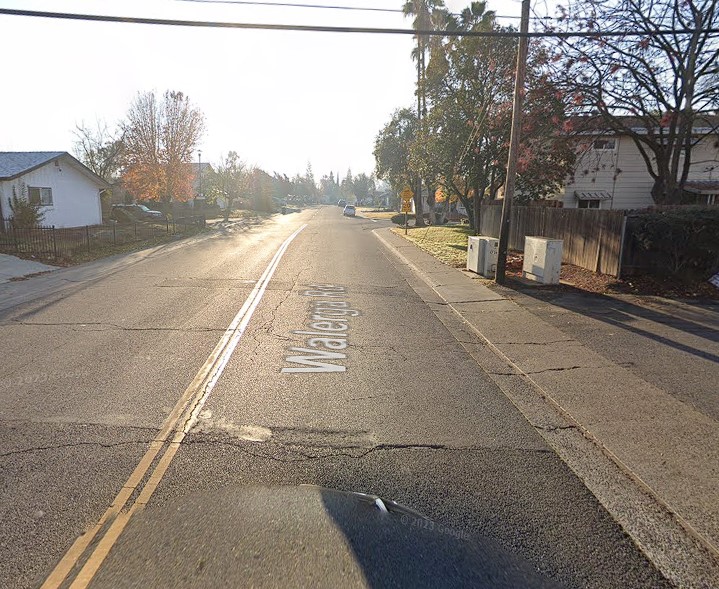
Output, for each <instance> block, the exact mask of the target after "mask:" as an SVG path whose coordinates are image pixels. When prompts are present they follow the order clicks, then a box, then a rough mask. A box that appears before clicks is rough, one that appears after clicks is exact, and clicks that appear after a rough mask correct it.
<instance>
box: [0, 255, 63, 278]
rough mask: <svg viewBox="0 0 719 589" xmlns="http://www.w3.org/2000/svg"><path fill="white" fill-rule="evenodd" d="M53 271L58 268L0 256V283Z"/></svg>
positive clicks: (13, 257)
mask: <svg viewBox="0 0 719 589" xmlns="http://www.w3.org/2000/svg"><path fill="white" fill-rule="evenodd" d="M51 270H57V268H56V267H55V266H49V265H48V264H41V263H40V262H33V261H32V260H23V259H22V258H16V257H15V256H8V255H7V254H0V283H2V282H8V281H10V280H11V279H13V278H22V277H23V276H27V275H29V274H38V273H40V272H49V271H51Z"/></svg>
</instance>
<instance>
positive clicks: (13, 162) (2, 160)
mask: <svg viewBox="0 0 719 589" xmlns="http://www.w3.org/2000/svg"><path fill="white" fill-rule="evenodd" d="M59 158H64V159H65V161H67V162H69V163H70V164H72V165H73V166H74V167H75V168H77V169H78V170H79V171H80V172H82V173H83V174H85V176H87V177H88V178H90V179H91V180H92V181H93V182H95V183H96V184H99V185H100V186H103V187H105V188H107V187H109V184H108V183H107V182H105V180H103V179H102V178H101V177H100V176H98V175H97V174H95V172H93V171H92V170H91V169H90V168H88V167H87V166H86V165H84V164H83V163H82V162H81V161H79V160H78V159H76V158H74V157H72V156H71V155H70V154H69V153H67V152H66V151H0V180H14V179H15V178H18V177H20V176H22V175H24V174H27V173H28V172H32V171H33V170H36V169H38V168H40V167H42V166H44V165H47V164H49V163H50V162H52V161H53V160H57V159H59Z"/></svg>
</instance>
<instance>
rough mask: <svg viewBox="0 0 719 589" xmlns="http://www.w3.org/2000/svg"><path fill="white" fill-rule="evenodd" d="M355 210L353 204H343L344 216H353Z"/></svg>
mask: <svg viewBox="0 0 719 589" xmlns="http://www.w3.org/2000/svg"><path fill="white" fill-rule="evenodd" d="M356 212H357V211H356V210H355V208H354V205H347V206H345V209H344V213H342V214H343V215H344V216H345V217H354V216H355V213H356Z"/></svg>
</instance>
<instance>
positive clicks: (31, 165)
mask: <svg viewBox="0 0 719 589" xmlns="http://www.w3.org/2000/svg"><path fill="white" fill-rule="evenodd" d="M106 188H109V186H108V184H107V183H106V182H105V181H104V180H103V179H102V178H100V177H99V176H97V175H96V174H95V173H94V172H92V170H90V169H89V168H87V167H86V166H84V165H83V164H81V163H80V162H79V161H78V160H76V159H75V158H74V157H72V156H71V155H70V154H69V153H67V152H65V151H24V152H0V217H3V218H5V219H8V218H11V217H12V210H11V209H10V202H11V199H12V197H13V196H17V197H18V198H24V199H26V200H29V201H30V202H33V203H37V204H39V205H41V207H42V211H43V212H44V217H43V221H42V224H43V225H54V226H55V227H80V226H83V225H99V224H101V223H102V208H101V205H100V192H101V191H102V190H103V189H106Z"/></svg>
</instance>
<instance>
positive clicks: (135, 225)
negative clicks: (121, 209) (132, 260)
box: [133, 222, 137, 240]
mask: <svg viewBox="0 0 719 589" xmlns="http://www.w3.org/2000/svg"><path fill="white" fill-rule="evenodd" d="M133 227H134V228H135V240H137V222H135V223H134V224H133Z"/></svg>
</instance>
